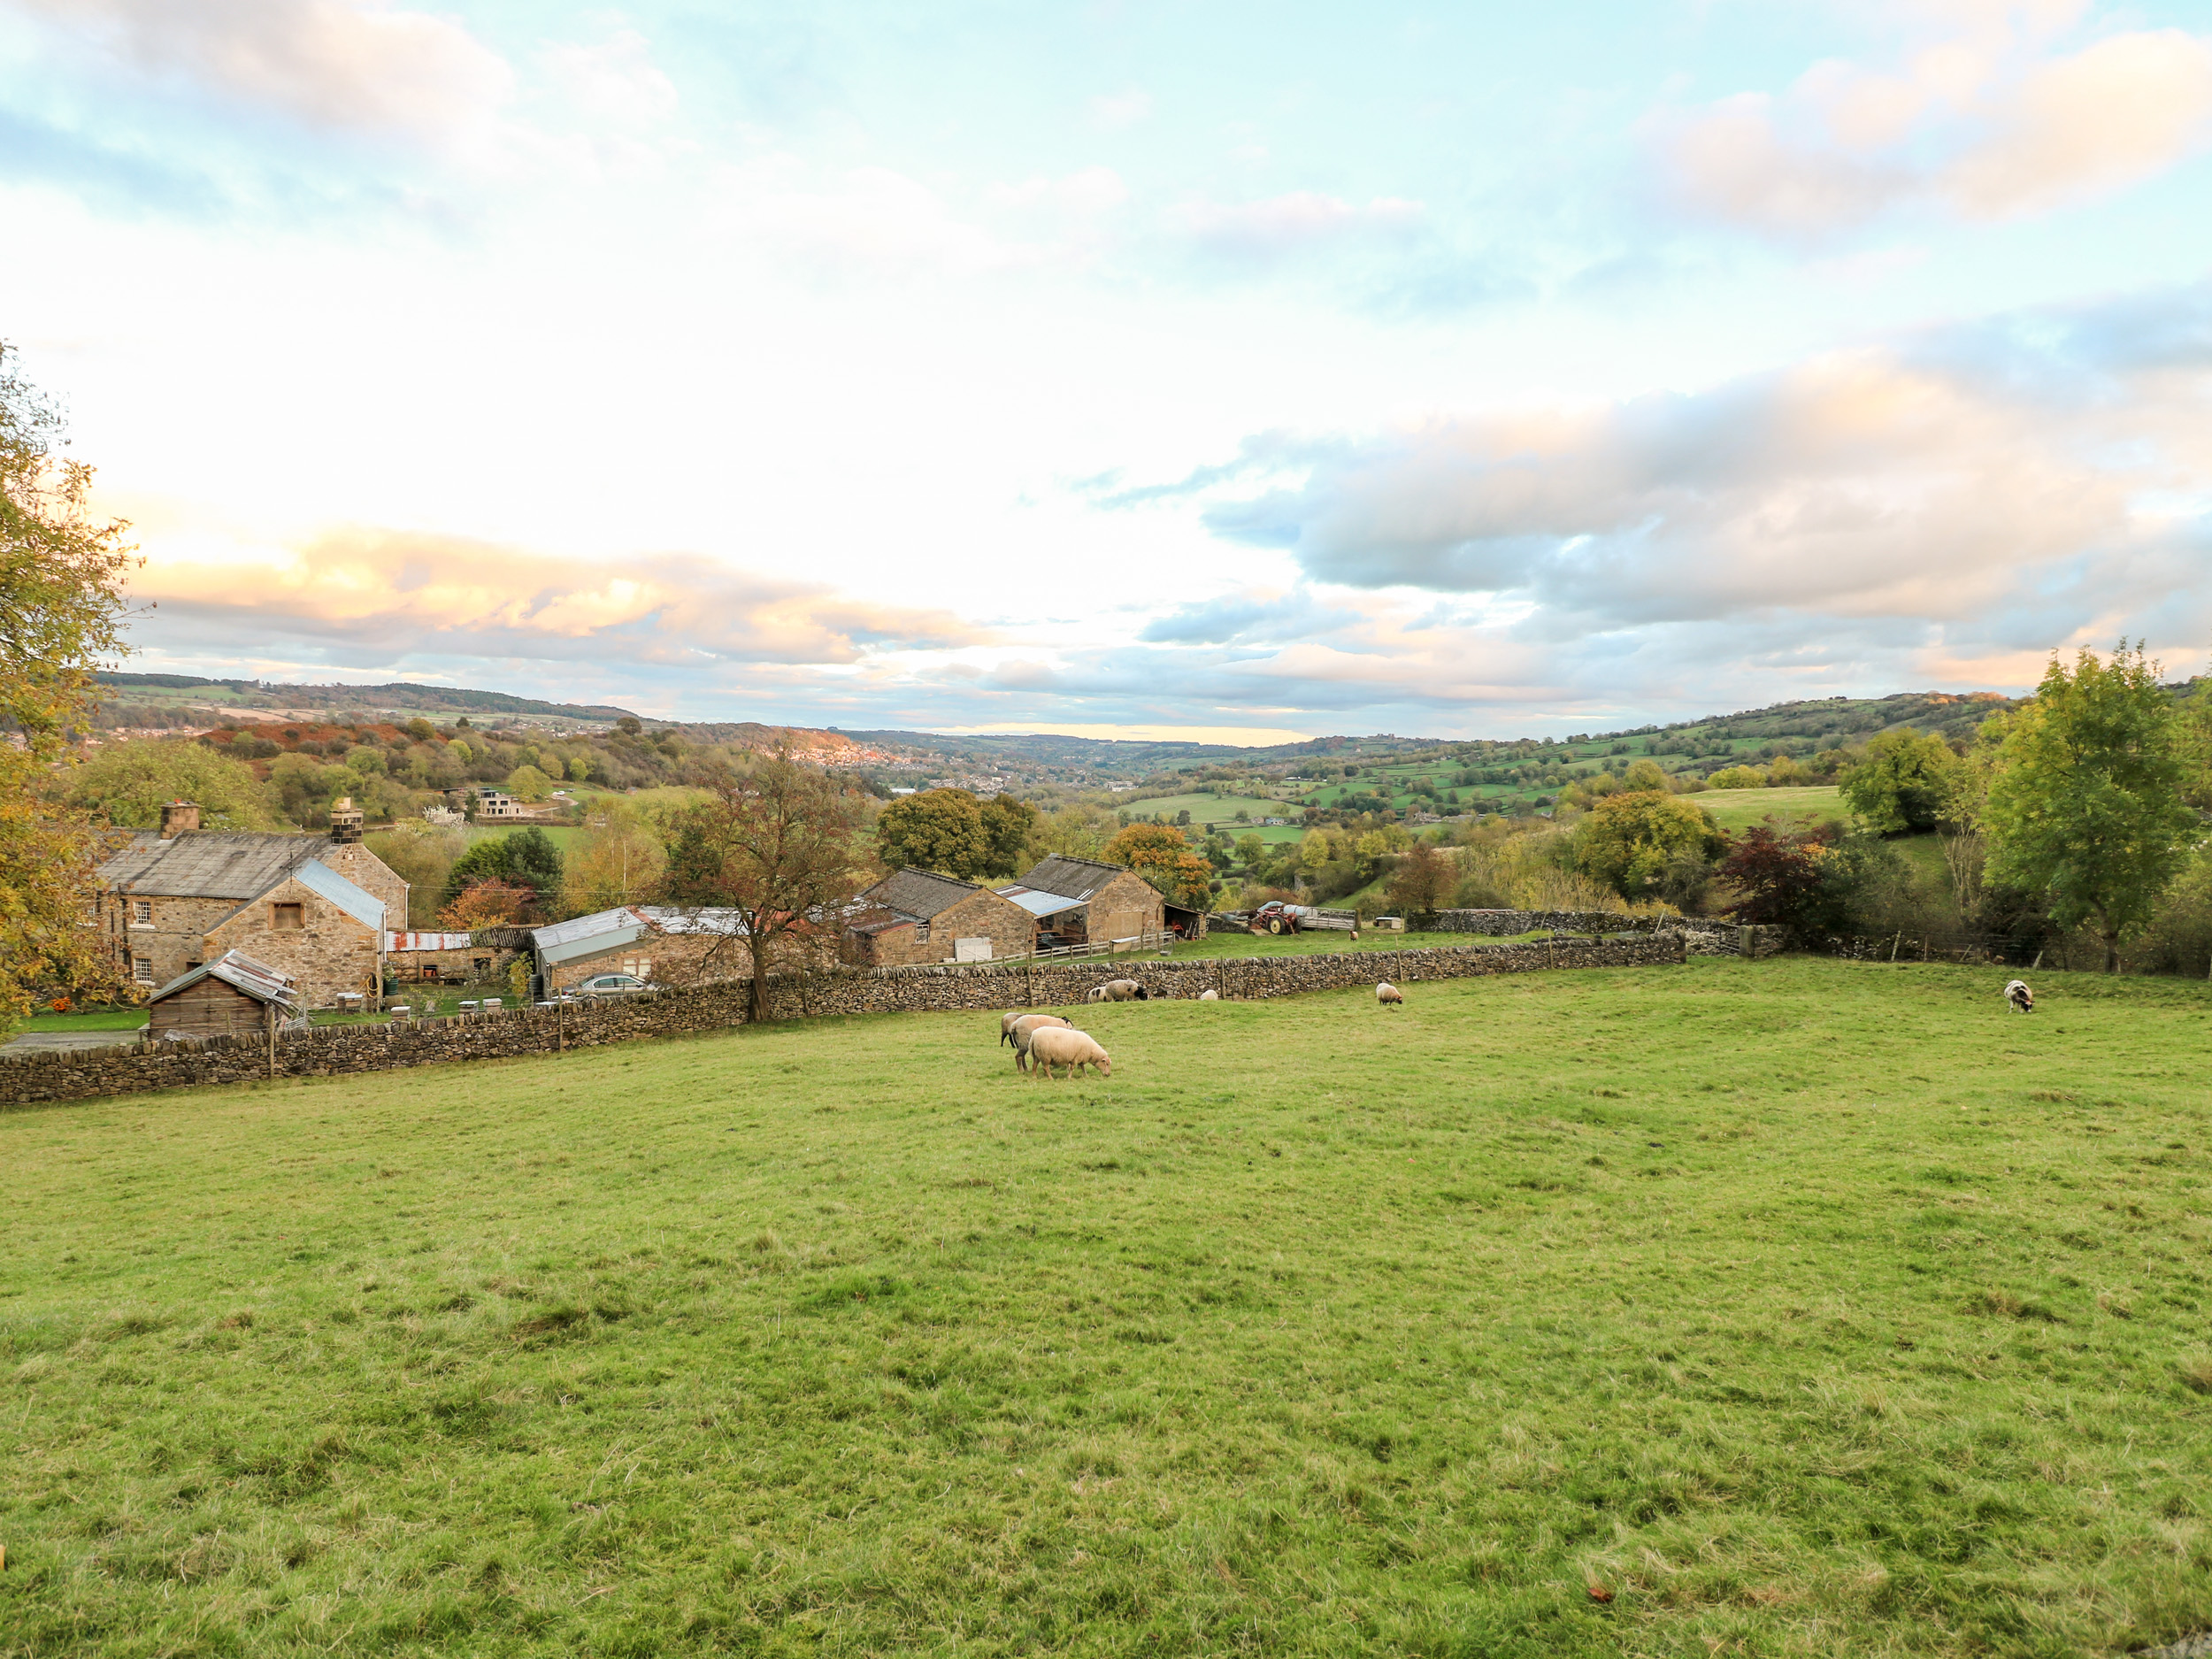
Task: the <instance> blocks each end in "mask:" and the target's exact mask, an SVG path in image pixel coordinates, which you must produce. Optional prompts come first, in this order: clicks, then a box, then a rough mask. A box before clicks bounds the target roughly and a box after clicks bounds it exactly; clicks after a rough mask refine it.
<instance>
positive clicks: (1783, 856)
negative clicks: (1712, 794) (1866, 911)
mask: <svg viewBox="0 0 2212 1659" xmlns="http://www.w3.org/2000/svg"><path fill="white" fill-rule="evenodd" d="M1831 842H1832V837H1831V836H1830V835H1829V834H1828V833H1826V832H1825V831H1823V830H1809V831H1794V830H1784V829H1778V828H1777V827H1776V826H1775V824H1774V820H1773V819H1772V818H1769V819H1768V820H1767V821H1766V822H1765V823H1763V824H1756V825H1754V826H1752V827H1751V828H1749V829H1747V830H1746V831H1744V833H1742V834H1740V835H1739V836H1737V837H1736V839H1735V841H1734V843H1733V844H1732V845H1731V846H1730V848H1729V849H1728V856H1727V857H1726V858H1724V859H1723V860H1722V861H1721V866H1720V869H1719V870H1718V871H1717V872H1716V873H1717V875H1718V876H1719V877H1720V879H1721V880H1722V881H1724V883H1726V884H1727V886H1728V887H1730V888H1731V889H1732V890H1733V892H1734V894H1735V902H1734V903H1733V904H1732V905H1731V906H1730V907H1729V909H1728V912H1727V913H1728V914H1729V915H1731V916H1732V917H1734V918H1736V920H1738V921H1740V922H1750V923H1755V924H1762V925H1765V926H1780V927H1792V928H1799V929H1804V930H1811V929H1816V928H1817V929H1832V928H1839V927H1841V926H1843V919H1842V918H1841V917H1840V915H1839V913H1838V912H1837V910H1836V904H1835V901H1836V898H1837V894H1836V891H1835V888H1834V884H1833V883H1832V879H1831V878H1832V876H1833V874H1834V873H1835V871H1836V868H1837V866H1836V860H1835V857H1834V854H1833V851H1832V845H1831Z"/></svg>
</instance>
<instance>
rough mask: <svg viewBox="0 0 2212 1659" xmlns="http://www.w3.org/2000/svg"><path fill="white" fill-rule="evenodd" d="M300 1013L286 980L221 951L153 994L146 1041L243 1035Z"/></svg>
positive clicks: (240, 954)
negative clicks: (209, 960)
mask: <svg viewBox="0 0 2212 1659" xmlns="http://www.w3.org/2000/svg"><path fill="white" fill-rule="evenodd" d="M298 1013H299V1003H298V1000H297V997H296V995H295V992H294V990H293V986H292V980H291V978H290V976H288V975H287V974H282V973H280V972H277V971H276V970H275V969H274V968H272V967H271V966H269V964H266V963H265V962H257V961H255V960H254V959H253V958H252V957H251V956H248V955H246V954H245V952H243V951H242V950H228V951H225V952H224V953H223V954H222V955H221V956H218V957H217V958H216V959H215V960H214V961H212V962H208V963H203V964H201V965H200V966H198V967H196V968H194V969H192V970H191V971H190V972H188V973H185V974H182V975H180V977H178V978H177V979H172V980H170V981H169V983H168V984H166V985H165V986H163V987H161V989H159V990H158V991H156V992H155V993H154V994H153V995H152V996H151V997H150V999H149V1000H148V1002H147V1004H146V1035H147V1038H148V1040H149V1041H159V1040H160V1039H162V1038H164V1037H222V1036H231V1035H239V1036H243V1035H246V1034H249V1033H258V1032H265V1031H268V1030H270V1029H271V1028H272V1027H273V1026H275V1025H282V1024H284V1023H285V1022H286V1021H287V1020H289V1019H292V1018H295V1017H296V1016H297V1015H298Z"/></svg>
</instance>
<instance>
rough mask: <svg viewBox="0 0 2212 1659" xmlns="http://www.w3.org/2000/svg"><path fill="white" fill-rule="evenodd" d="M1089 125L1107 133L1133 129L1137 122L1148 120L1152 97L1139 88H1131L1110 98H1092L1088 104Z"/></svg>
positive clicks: (1150, 112)
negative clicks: (1124, 128)
mask: <svg viewBox="0 0 2212 1659" xmlns="http://www.w3.org/2000/svg"><path fill="white" fill-rule="evenodd" d="M1090 110H1091V125H1092V126H1094V127H1103V128H1104V129H1105V130H1106V131H1108V132H1118V131H1120V130H1121V129H1122V128H1123V127H1134V126H1135V125H1136V124H1137V123H1138V122H1139V121H1142V120H1147V119H1150V117H1151V114H1152V95H1151V94H1150V93H1148V92H1147V91H1144V90H1143V89H1142V88H1137V87H1132V88H1129V89H1128V90H1127V91H1125V92H1118V93H1115V94H1113V95H1112V96H1099V97H1095V98H1093V99H1092V100H1091V104H1090Z"/></svg>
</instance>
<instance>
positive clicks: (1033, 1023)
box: [1008, 1014, 1075, 1071]
mask: <svg viewBox="0 0 2212 1659" xmlns="http://www.w3.org/2000/svg"><path fill="white" fill-rule="evenodd" d="M1048 1025H1051V1026H1059V1025H1064V1026H1066V1027H1067V1028H1068V1029H1069V1030H1070V1031H1072V1030H1074V1029H1075V1022H1074V1021H1073V1020H1071V1019H1063V1018H1060V1016H1059V1015H1057V1014H1025V1015H1023V1016H1022V1017H1021V1018H1019V1019H1018V1020H1016V1021H1015V1022H1014V1028H1013V1030H1012V1031H1011V1032H1010V1033H1008V1040H1009V1041H1010V1042H1012V1043H1013V1045H1014V1070H1016V1071H1028V1070H1029V1040H1030V1039H1031V1038H1032V1037H1033V1036H1034V1035H1035V1034H1036V1033H1038V1032H1040V1031H1042V1030H1043V1029H1044V1028H1045V1027H1047V1026H1048Z"/></svg>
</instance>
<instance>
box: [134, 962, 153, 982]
mask: <svg viewBox="0 0 2212 1659" xmlns="http://www.w3.org/2000/svg"><path fill="white" fill-rule="evenodd" d="M131 978H132V979H135V980H136V981H137V982H138V983H139V984H141V985H151V984H152V983H153V982H154V959H153V958H152V957H151V956H133V957H132V958H131Z"/></svg>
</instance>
